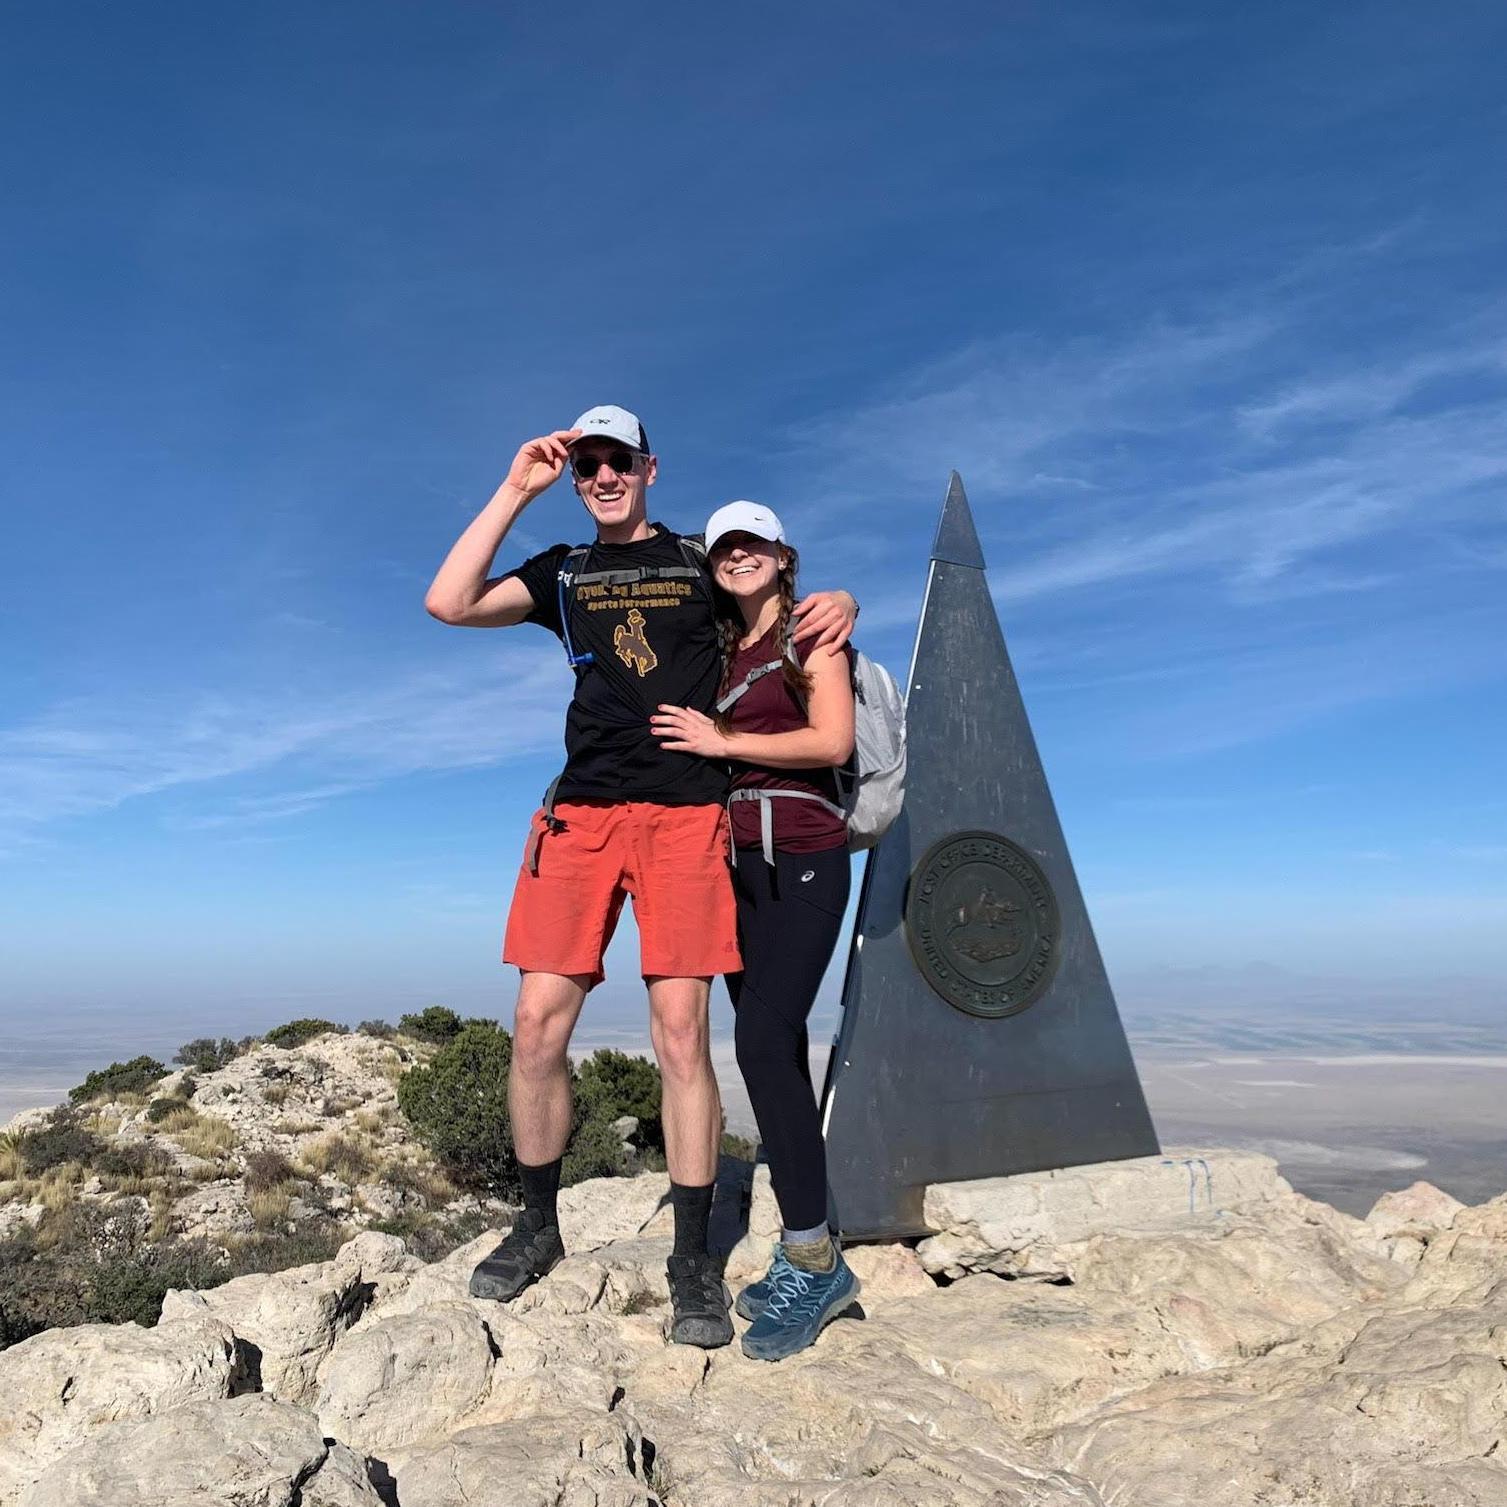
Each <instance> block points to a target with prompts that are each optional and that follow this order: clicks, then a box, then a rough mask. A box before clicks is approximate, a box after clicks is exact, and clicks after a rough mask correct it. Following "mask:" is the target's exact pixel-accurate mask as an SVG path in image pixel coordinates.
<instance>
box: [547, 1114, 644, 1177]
mask: <svg viewBox="0 0 1507 1507" xmlns="http://www.w3.org/2000/svg"><path fill="white" fill-rule="evenodd" d="M614 1118H616V1117H615V1116H614ZM627 1168H628V1154H627V1152H626V1151H625V1150H624V1148H623V1143H622V1140H621V1139H620V1138H619V1136H618V1134H617V1132H616V1131H615V1130H614V1129H613V1128H612V1121H611V1120H608V1119H604V1118H602V1117H601V1116H600V1115H588V1116H586V1117H585V1118H584V1119H579V1120H578V1121H577V1123H576V1125H575V1128H574V1129H573V1130H572V1131H571V1133H570V1144H569V1145H568V1146H567V1147H566V1148H565V1160H564V1162H563V1163H562V1164H561V1166H560V1185H561V1187H569V1185H570V1184H571V1183H579V1182H584V1181H585V1180H586V1179H587V1178H588V1177H620V1176H621V1175H622V1174H623V1173H624V1172H625V1171H627Z"/></svg>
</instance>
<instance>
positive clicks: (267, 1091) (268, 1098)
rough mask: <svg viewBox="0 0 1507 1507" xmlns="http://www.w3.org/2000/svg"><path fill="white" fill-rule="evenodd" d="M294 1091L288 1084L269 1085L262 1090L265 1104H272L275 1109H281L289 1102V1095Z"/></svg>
mask: <svg viewBox="0 0 1507 1507" xmlns="http://www.w3.org/2000/svg"><path fill="white" fill-rule="evenodd" d="M291 1092H292V1090H291V1089H290V1088H289V1087H288V1085H287V1084H286V1083H269V1084H267V1086H266V1087H265V1088H264V1089H263V1090H262V1101H263V1103H266V1104H270V1105H271V1106H272V1107H273V1108H274V1109H280V1108H281V1107H282V1106H283V1105H284V1104H286V1103H287V1102H288V1095H289V1094H290V1093H291Z"/></svg>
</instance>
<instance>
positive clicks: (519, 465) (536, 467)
mask: <svg viewBox="0 0 1507 1507" xmlns="http://www.w3.org/2000/svg"><path fill="white" fill-rule="evenodd" d="M580 437H581V431H580V430H579V429H557V430H555V432H554V433H553V434H541V435H540V436H539V438H538V439H533V440H529V441H527V442H526V443H525V444H524V445H522V446H521V447H520V448H519V451H518V454H517V455H515V456H514V457H513V464H512V465H511V466H510V467H509V468H508V476H507V481H506V482H505V483H504V485H505V486H509V487H512V488H513V490H514V491H516V492H518V493H519V494H521V496H522V497H523V500H524V501H525V502H532V501H533V500H534V498H536V497H537V496H538V495H539V494H540V493H541V492H543V491H546V490H547V489H548V488H550V487H552V486H553V485H554V484H555V483H556V482H557V481H559V479H560V473H561V472H562V471H564V469H565V467H566V465H567V463H568V462H569V460H570V451H569V449H568V448H567V447H568V446H569V444H570V442H571V441H572V440H577V439H580Z"/></svg>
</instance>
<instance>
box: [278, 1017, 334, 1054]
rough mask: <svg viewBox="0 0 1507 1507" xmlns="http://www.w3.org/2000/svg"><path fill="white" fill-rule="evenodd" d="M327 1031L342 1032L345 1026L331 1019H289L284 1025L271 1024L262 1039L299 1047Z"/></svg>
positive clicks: (285, 1045) (283, 1045)
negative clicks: (271, 1026) (270, 1027)
mask: <svg viewBox="0 0 1507 1507" xmlns="http://www.w3.org/2000/svg"><path fill="white" fill-rule="evenodd" d="M329 1031H334V1032H336V1033H337V1034H344V1032H345V1027H344V1026H342V1025H337V1024H336V1023H335V1022H334V1021H333V1020H314V1019H310V1018H307V1017H305V1018H304V1019H301V1020H290V1021H288V1022H287V1024H286V1025H281V1026H273V1028H272V1029H271V1030H270V1031H268V1032H267V1034H266V1036H265V1037H263V1038H262V1039H263V1040H264V1041H266V1042H267V1043H268V1044H269V1045H271V1046H275V1047H301V1046H302V1045H303V1044H304V1043H305V1042H306V1041H313V1039H314V1038H315V1037H316V1036H323V1035H325V1033H326V1032H329Z"/></svg>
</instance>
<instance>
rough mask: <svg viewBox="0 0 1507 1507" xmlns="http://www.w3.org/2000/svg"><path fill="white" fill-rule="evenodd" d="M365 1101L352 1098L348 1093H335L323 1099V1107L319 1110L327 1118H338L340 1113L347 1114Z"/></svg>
mask: <svg viewBox="0 0 1507 1507" xmlns="http://www.w3.org/2000/svg"><path fill="white" fill-rule="evenodd" d="M365 1102H366V1101H365V1100H363V1099H356V1098H353V1097H352V1096H351V1095H349V1094H335V1095H332V1096H331V1097H330V1098H328V1099H326V1100H325V1101H324V1108H323V1109H322V1110H321V1111H320V1113H321V1114H323V1115H324V1117H325V1119H327V1120H338V1119H339V1118H340V1116H341V1115H348V1114H349V1113H350V1112H351V1111H352V1110H353V1109H357V1108H359V1107H360V1106H361V1105H362V1104H363V1103H365Z"/></svg>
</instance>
